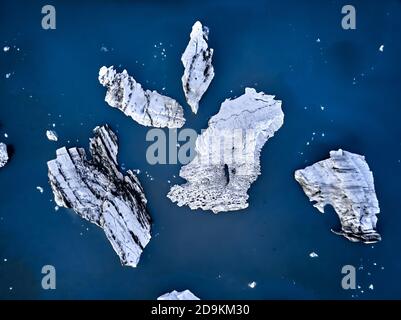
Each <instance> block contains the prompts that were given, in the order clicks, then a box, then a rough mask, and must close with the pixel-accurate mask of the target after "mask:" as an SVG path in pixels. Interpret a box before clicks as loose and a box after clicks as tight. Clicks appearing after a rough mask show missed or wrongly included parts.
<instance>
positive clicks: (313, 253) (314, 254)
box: [309, 252, 319, 258]
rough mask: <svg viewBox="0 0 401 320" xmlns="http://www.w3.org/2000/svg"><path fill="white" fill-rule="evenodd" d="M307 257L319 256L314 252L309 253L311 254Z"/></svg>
mask: <svg viewBox="0 0 401 320" xmlns="http://www.w3.org/2000/svg"><path fill="white" fill-rule="evenodd" d="M309 257H311V258H317V257H319V255H318V254H317V253H316V252H311V253H309Z"/></svg>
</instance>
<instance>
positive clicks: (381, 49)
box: [379, 44, 384, 52]
mask: <svg viewBox="0 0 401 320" xmlns="http://www.w3.org/2000/svg"><path fill="white" fill-rule="evenodd" d="M379 51H380V52H383V51H384V45H383V44H382V45H381V46H380V48H379Z"/></svg>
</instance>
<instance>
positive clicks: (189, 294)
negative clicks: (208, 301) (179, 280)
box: [157, 290, 200, 300]
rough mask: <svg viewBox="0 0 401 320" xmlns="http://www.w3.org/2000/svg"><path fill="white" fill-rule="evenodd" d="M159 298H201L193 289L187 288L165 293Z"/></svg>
mask: <svg viewBox="0 0 401 320" xmlns="http://www.w3.org/2000/svg"><path fill="white" fill-rule="evenodd" d="M157 300H200V299H199V298H198V297H197V296H195V295H194V294H193V293H192V292H191V291H189V290H185V291H181V292H178V291H176V290H174V291H171V292H168V293H165V294H163V295H161V296H160V297H158V298H157Z"/></svg>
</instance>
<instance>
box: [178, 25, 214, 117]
mask: <svg viewBox="0 0 401 320" xmlns="http://www.w3.org/2000/svg"><path fill="white" fill-rule="evenodd" d="M208 37H209V28H207V27H206V26H202V23H200V22H199V21H197V22H195V24H194V25H193V27H192V32H191V35H190V40H189V43H188V46H187V48H186V49H185V51H184V53H183V55H182V57H181V61H182V64H183V65H184V68H185V70H184V75H183V76H182V79H181V80H182V88H183V89H184V93H185V97H186V99H187V102H188V104H189V105H190V106H191V109H192V111H193V112H194V113H197V112H198V108H199V101H200V100H201V98H202V96H203V95H204V93H205V92H206V90H207V88H208V87H209V85H210V83H211V82H212V80H213V77H214V68H213V65H212V57H213V49H211V48H209V46H208V43H207V41H208Z"/></svg>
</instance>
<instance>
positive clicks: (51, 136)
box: [46, 130, 58, 141]
mask: <svg viewBox="0 0 401 320" xmlns="http://www.w3.org/2000/svg"><path fill="white" fill-rule="evenodd" d="M46 137H47V139H49V140H50V141H57V140H58V135H57V132H56V131H54V130H47V131H46Z"/></svg>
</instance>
